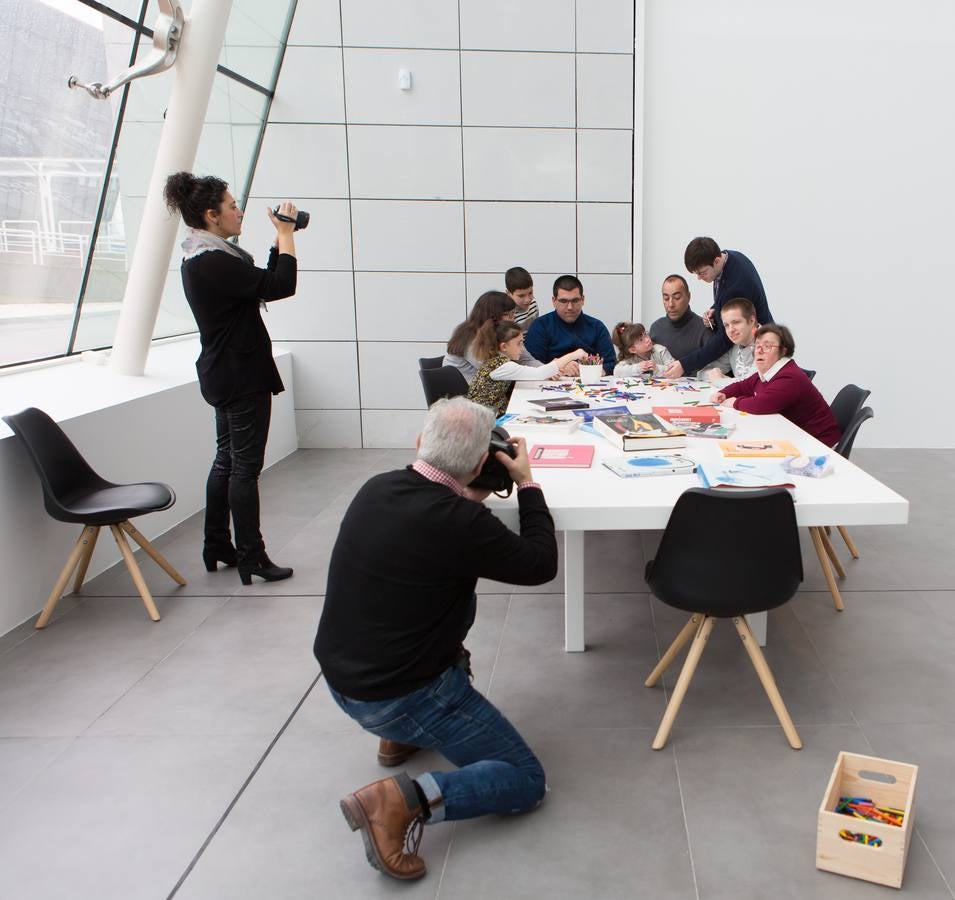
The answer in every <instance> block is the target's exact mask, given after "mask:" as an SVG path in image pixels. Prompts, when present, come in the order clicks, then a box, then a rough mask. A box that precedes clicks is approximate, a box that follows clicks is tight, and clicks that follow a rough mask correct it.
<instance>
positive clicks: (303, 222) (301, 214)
mask: <svg viewBox="0 0 955 900" xmlns="http://www.w3.org/2000/svg"><path fill="white" fill-rule="evenodd" d="M272 215H274V216H275V218H276V219H278V220H279V221H280V222H294V223H295V230H296V231H301V230H302V229H303V228H308V220H309V219H310V218H311V216H310V215H309V214H308V213H307V212H305V210H304V209H300V210H299V211H298V213H297V214H296V216H295V218H294V219H293V218H292V217H291V216H285V215H282V214H281V213H280V212H279V208H278V207H277V206H276V207H275V209H273V210H272Z"/></svg>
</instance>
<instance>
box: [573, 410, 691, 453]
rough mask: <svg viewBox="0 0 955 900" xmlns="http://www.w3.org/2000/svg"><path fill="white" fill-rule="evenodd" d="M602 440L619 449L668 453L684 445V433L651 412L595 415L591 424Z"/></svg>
mask: <svg viewBox="0 0 955 900" xmlns="http://www.w3.org/2000/svg"><path fill="white" fill-rule="evenodd" d="M591 424H592V425H593V427H594V430H596V431H597V433H598V434H600V436H601V437H604V438H606V439H607V440H608V441H610V443H612V444H613V445H614V446H616V447H619V448H620V449H621V450H667V449H671V448H674V449H675V448H678V447H685V446H686V432H685V431H683V430H682V429H680V428H677V427H675V426H673V425H671V424H670V423H669V422H664V421H663V419H658V418H657V417H656V416H655V415H653V413H617V414H614V415H607V414H606V413H603V414H602V413H600V412H598V413H597V414H596V415H595V416H594V419H593V422H592V423H591Z"/></svg>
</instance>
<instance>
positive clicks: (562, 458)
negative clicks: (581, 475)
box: [527, 444, 594, 469]
mask: <svg viewBox="0 0 955 900" xmlns="http://www.w3.org/2000/svg"><path fill="white" fill-rule="evenodd" d="M527 456H528V458H529V459H530V462H531V466H538V467H540V468H552V469H589V468H590V466H591V465H592V464H593V461H594V446H593V444H534V446H533V447H531V449H530V450H529V451H528V453H527Z"/></svg>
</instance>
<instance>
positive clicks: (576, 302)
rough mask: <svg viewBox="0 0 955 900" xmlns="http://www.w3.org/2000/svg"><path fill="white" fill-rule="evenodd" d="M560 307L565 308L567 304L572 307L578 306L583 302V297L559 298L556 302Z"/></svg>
mask: <svg viewBox="0 0 955 900" xmlns="http://www.w3.org/2000/svg"><path fill="white" fill-rule="evenodd" d="M556 302H557V303H559V304H560V305H561V306H566V305H567V304H568V303H570V304H573V305H574V306H580V304H581V303H583V302H584V298H583V297H560V298H558V299H557V301H556Z"/></svg>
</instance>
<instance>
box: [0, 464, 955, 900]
mask: <svg viewBox="0 0 955 900" xmlns="http://www.w3.org/2000/svg"><path fill="white" fill-rule="evenodd" d="M410 458H411V454H410V452H408V451H376V450H368V451H358V452H356V451H300V452H298V453H296V454H295V455H294V456H292V457H289V458H288V459H287V460H285V461H283V462H282V463H281V464H279V465H278V466H277V467H275V468H274V469H272V470H270V471H269V472H267V473H266V474H265V476H264V477H263V483H262V496H263V520H264V523H265V530H266V535H267V539H268V542H269V547H270V550H272V551H274V552H273V555H274V557H275V558H276V559H277V560H279V561H280V562H281V563H288V564H293V565H294V566H295V568H296V573H295V577H294V578H293V579H291V580H290V581H286V582H281V583H279V584H272V585H267V584H262V583H257V584H256V586H254V587H251V588H242V587H241V585H240V584H239V582H238V578H237V576H236V574H235V573H234V572H233V571H221V572H219V573H217V574H215V575H210V574H207V573H206V572H205V571H204V570H203V569H202V566H201V563H200V560H199V537H200V533H201V523H200V519H199V517H193V518H191V519H189V520H188V521H186V522H184V523H183V524H182V525H180V526H179V527H177V528H176V529H174V530H173V531H172V532H170V533H169V534H167V535H165V536H164V537H163V538H161V539H160V540H159V541H158V542H157V543H158V545H159V547H160V548H161V549H162V550H163V552H165V553H166V554H167V555H168V556H169V558H170V559H171V560H172V561H173V562H174V563H175V565H176V566H177V567H178V568H179V569H180V570H181V571H182V572H183V574H184V575H185V576H186V578H187V579H188V581H189V584H188V586H187V587H186V588H181V589H177V588H175V586H174V585H173V584H172V583H171V582H169V581H168V580H167V579H166V577H165V576H164V575H163V574H162V573H161V572H160V571H159V570H158V569H157V568H155V567H154V566H153V565H152V564H151V563H150V562H149V561H148V560H147V561H145V562H144V563H143V569H144V572H145V573H146V575H147V579H148V581H149V584H150V586H151V588H152V589H153V590H154V591H155V594H156V597H157V604H158V606H159V608H160V611H161V613H162V616H163V618H162V622H160V623H158V624H153V623H151V622H150V621H149V620H148V619H147V617H146V615H145V612H144V610H143V608H142V604H141V602H140V601H139V599H138V597H136V596H135V595H133V592H132V590H131V585H130V583H129V581H128V577H127V575H126V573H125V571H123V570H121V569H119V568H114V569H112V570H110V571H109V572H106V573H104V574H103V575H101V576H100V577H99V578H97V579H95V580H94V581H92V582H91V583H90V584H89V585H88V586H87V587H86V588H85V589H84V592H83V596H82V597H81V598H80V597H69V598H66V599H65V600H64V601H63V602H62V603H61V609H60V610H59V611H58V614H57V617H56V619H55V620H54V621H53V622H52V623H51V625H50V626H49V627H48V628H47V629H46V630H45V631H44V632H42V633H34V632H33V630H32V629H31V628H30V627H29V625H26V626H22V627H21V628H18V629H16V630H15V631H13V632H11V633H10V634H7V635H4V636H3V637H0V809H2V815H0V897H2V898H4V900H8V898H17V900H19V898H29V900H41V898H61V897H62V898H71V900H72V898H95V900H107V898H122V900H133V898H166V897H172V896H175V897H177V898H183V900H185V898H189V900H210V898H215V900H218V898H230V900H231V898H235V900H241V898H250V900H251V898H280V900H284V898H300V897H301V898H306V897H307V898H317V897H320V898H373V897H390V896H397V895H401V896H403V897H435V898H451V897H453V898H479V897H482V898H484V897H487V898H532V897H533V898H538V897H548V898H571V897H601V898H604V897H606V898H635V897H646V898H659V900H665V898H687V900H693V898H706V900H710V898H722V897H733V898H756V900H762V898H768V897H773V898H857V897H858V898H867V897H877V896H890V895H891V893H890V889H887V888H880V887H876V886H874V885H870V884H866V883H863V882H858V881H853V880H850V879H846V878H841V877H839V876H835V875H830V874H826V873H821V872H817V871H816V870H815V868H814V858H815V833H816V809H817V807H818V804H819V801H820V798H821V796H822V793H823V791H824V789H825V786H826V783H827V781H828V777H829V773H830V771H831V769H832V766H833V763H834V761H835V758H836V754H837V753H838V751H839V750H850V751H856V752H861V753H868V754H874V755H877V756H885V757H889V758H894V759H901V760H906V761H910V762H914V763H917V764H918V765H919V766H920V773H919V806H918V810H917V816H916V822H917V831H916V835H915V837H914V839H913V843H912V847H911V851H910V855H909V863H908V868H907V872H906V878H905V884H904V892H905V895H906V896H909V897H919V898H951V897H955V893H953V891H952V888H951V886H950V885H952V884H953V883H955V754H953V752H952V751H953V747H955V693H953V691H952V688H951V686H952V683H953V681H955V656H953V654H952V652H951V648H952V647H953V646H955V565H953V562H952V560H953V559H955V532H953V531H952V528H951V521H952V512H953V510H955V482H953V480H952V479H951V477H950V475H949V473H950V472H951V471H952V468H953V463H955V452H953V451H918V452H913V451H891V450H869V451H865V450H858V451H856V454H855V455H854V460H855V461H856V462H857V463H859V464H860V465H862V466H863V467H864V468H866V469H868V470H869V471H871V472H872V473H873V474H874V475H876V476H877V477H879V478H881V479H882V480H883V481H885V482H886V483H887V484H889V485H890V486H892V487H893V488H895V489H896V490H898V491H899V492H900V493H902V494H903V495H905V496H906V497H908V498H909V500H910V501H911V522H910V524H909V525H907V526H904V527H881V528H877V527H873V528H857V529H854V530H853V536H854V537H855V539H856V542H857V543H858V544H859V547H860V549H861V551H862V559H861V560H859V561H856V562H853V561H851V560H848V554H847V553H845V552H844V551H842V553H841V555H842V557H843V559H844V560H848V577H847V579H846V581H845V583H844V597H845V600H846V606H847V609H846V611H845V612H844V613H841V614H840V613H836V612H835V610H834V609H833V607H832V603H831V601H830V599H829V596H828V594H827V593H826V591H825V586H824V583H823V580H822V577H821V575H820V574H819V572H818V565H817V564H816V563H815V560H814V557H812V556H811V555H810V552H809V548H808V546H807V547H806V550H807V554H806V562H807V565H806V573H807V578H806V581H805V583H804V585H803V590H802V591H801V592H800V593H799V595H798V596H797V597H796V598H795V600H794V601H793V602H791V603H790V604H788V605H786V606H784V607H782V608H781V609H779V610H776V611H775V612H773V613H772V614H771V615H770V622H769V638H770V645H769V647H768V650H767V657H768V659H769V661H770V665H771V666H772V667H773V669H774V671H775V674H776V677H777V680H778V682H779V686H780V689H781V691H782V694H783V696H784V698H785V699H786V702H787V704H788V705H789V709H790V711H791V713H792V715H793V718H794V719H795V721H796V725H797V727H798V729H799V731H800V734H801V736H802V738H803V741H804V743H805V748H804V749H803V750H802V751H801V752H798V753H797V752H794V751H792V750H790V749H789V747H788V745H787V744H786V742H785V740H784V738H783V735H782V732H781V731H780V729H779V727H778V726H777V724H776V722H775V719H774V716H773V713H772V710H771V708H770V706H769V703H768V701H767V700H766V698H765V696H764V695H763V693H762V690H761V688H760V687H759V684H758V682H757V681H756V678H755V675H754V674H753V672H752V670H751V669H750V666H749V663H748V661H747V660H746V657H745V654H744V653H743V652H742V651H741V649H740V648H739V646H738V643H737V639H736V638H735V633H734V632H733V630H732V628H730V627H729V626H728V625H727V624H725V623H721V624H720V625H719V626H718V627H717V629H716V631H715V633H714V637H713V640H712V643H711V646H710V647H709V648H708V651H707V653H706V654H705V655H704V658H703V662H702V664H701V667H700V670H699V671H698V674H697V677H696V679H695V680H694V683H693V685H692V687H691V689H690V693H689V695H688V697H687V700H686V702H685V704H684V707H683V710H682V711H681V713H680V717H679V719H678V720H677V726H676V728H675V730H674V732H673V735H672V738H671V742H670V744H669V745H668V746H667V747H666V749H665V750H664V751H662V752H660V753H655V752H654V751H652V750H651V749H650V740H651V738H652V736H653V733H654V730H655V728H656V726H657V724H658V722H659V719H660V717H661V715H662V713H663V708H664V705H665V696H666V694H665V688H657V689H654V690H647V689H646V688H644V687H643V679H644V678H645V677H646V674H647V673H648V672H649V670H650V668H651V667H652V666H653V664H654V663H655V661H656V660H657V658H658V653H659V652H660V650H661V648H663V647H665V646H666V645H667V644H668V643H669V641H670V640H671V639H672V637H673V636H674V635H675V633H676V631H677V630H678V628H679V627H680V626H681V625H682V617H681V616H680V615H679V614H677V613H675V612H674V611H673V610H670V609H669V608H667V607H664V606H662V605H661V604H659V603H657V602H656V601H655V600H652V599H651V598H650V597H649V596H648V595H647V593H646V591H645V590H644V584H643V581H642V577H641V573H642V571H643V564H644V559H645V558H646V557H647V555H652V553H653V550H654V547H655V544H656V541H657V539H658V537H659V536H658V535H657V534H642V535H634V534H622V533H612V532H606V533H597V534H594V535H592V536H590V537H588V542H587V566H588V575H587V591H588V598H587V603H588V605H587V644H588V652H587V653H583V654H565V653H564V652H563V650H562V649H561V639H562V601H563V598H562V595H561V589H560V581H559V579H558V580H557V581H555V582H552V583H551V584H548V585H545V586H543V587H539V588H533V589H528V588H523V589H520V590H515V589H511V588H509V587H507V586H505V585H500V584H495V583H486V584H482V585H480V586H479V590H480V592H481V596H480V602H479V614H478V621H477V624H476V626H475V628H474V630H473V632H472V634H471V636H470V638H469V642H468V643H469V646H470V648H471V649H472V652H473V662H474V668H475V670H476V673H477V683H478V686H479V687H480V688H481V689H482V690H484V691H486V692H488V694H489V696H490V697H491V698H492V699H493V700H494V701H495V702H496V703H497V704H498V705H499V706H500V707H501V708H502V709H503V710H504V711H505V712H506V713H507V715H508V716H509V717H510V718H511V719H512V721H513V722H514V723H515V724H516V725H517V727H518V728H519V729H520V730H521V731H522V732H523V733H524V735H525V736H526V737H527V739H528V741H529V742H530V744H531V745H532V746H533V747H534V749H535V750H536V751H537V753H538V755H539V756H540V758H541V760H542V761H543V763H544V766H545V768H546V769H547V772H548V782H549V786H550V794H549V795H548V798H547V801H546V802H545V803H544V805H543V806H542V807H541V808H540V810H538V811H537V812H535V813H533V814H531V815H528V816H523V817H517V818H514V819H498V818H485V819H481V820H475V821H469V822H459V823H456V824H443V825H439V826H436V827H434V828H429V829H427V830H426V832H425V839H424V842H423V845H422V847H423V854H424V856H425V858H426V861H427V863H428V867H429V872H428V875H427V877H425V878H424V879H423V880H422V881H420V882H416V883H413V884H401V883H397V882H393V881H391V880H390V879H386V878H384V877H382V876H381V875H379V874H378V873H376V872H375V871H373V870H372V869H371V868H369V866H368V865H367V864H366V862H365V859H364V853H363V851H362V843H361V840H360V838H359V837H358V836H357V835H354V834H352V833H351V832H350V831H349V830H348V828H347V826H346V825H345V822H344V820H343V819H342V817H341V814H340V812H339V810H338V799H339V798H340V797H341V796H342V795H343V794H345V793H347V792H348V791H350V790H352V789H354V788H356V787H359V786H361V785H363V784H365V783H367V782H369V781H372V780H374V779H375V778H378V777H381V775H382V770H381V769H379V768H378V766H377V764H376V761H375V748H376V741H375V739H374V738H372V737H370V736H368V735H365V734H363V733H362V732H361V731H360V730H359V729H358V728H357V727H356V726H354V725H353V724H352V723H351V721H350V720H348V719H347V718H346V717H345V716H344V715H342V714H341V713H340V712H339V711H338V709H337V707H335V706H334V704H333V703H332V702H331V700H330V698H329V696H328V694H327V692H326V689H325V685H324V684H323V682H322V680H321V678H320V677H319V672H318V669H317V666H316V663H315V661H314V659H313V658H312V655H311V644H312V639H313V636H314V630H315V625H316V623H317V621H318V616H319V613H320V610H321V605H322V599H323V597H322V593H323V591H324V585H325V577H326V571H327V566H328V558H329V553H330V550H331V546H332V543H333V541H334V539H335V534H336V531H337V524H338V522H339V520H340V517H341V515H342V512H343V511H344V509H345V508H346V506H347V504H348V501H349V499H350V497H351V496H352V494H353V493H354V491H355V489H356V488H357V486H358V485H360V484H361V483H362V482H363V481H364V479H365V478H366V477H367V476H368V475H370V474H372V473H374V472H378V471H383V470H385V469H388V468H392V467H395V466H398V465H402V464H404V463H405V462H407V461H408V460H410ZM732 544H733V541H732V540H731V539H730V538H729V536H728V537H727V547H728V548H730V547H731V546H732ZM837 544H838V539H837ZM839 546H840V549H841V544H840V545H839ZM674 678H675V672H673V673H671V674H670V676H669V678H668V680H667V682H666V684H667V685H672V683H673V679H674ZM411 762H412V763H413V765H411V766H410V770H411V771H412V773H417V772H420V771H425V770H427V769H429V768H435V767H440V766H442V765H443V763H442V761H441V760H440V759H439V758H437V757H435V756H433V755H425V754H422V755H421V756H419V757H416V758H415V759H413V760H412V761H411Z"/></svg>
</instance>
